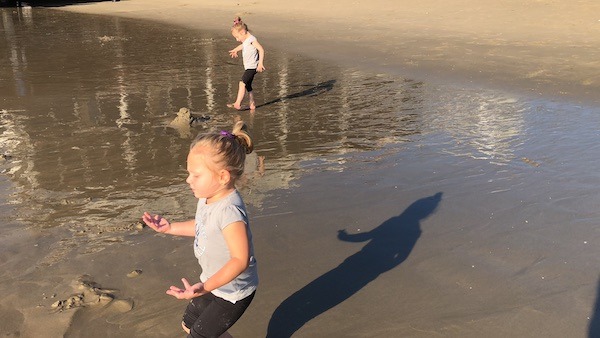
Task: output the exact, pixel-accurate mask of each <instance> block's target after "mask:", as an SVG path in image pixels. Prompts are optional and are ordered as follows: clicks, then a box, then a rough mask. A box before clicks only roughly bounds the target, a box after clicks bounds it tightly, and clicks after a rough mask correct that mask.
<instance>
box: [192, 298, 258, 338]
mask: <svg viewBox="0 0 600 338" xmlns="http://www.w3.org/2000/svg"><path fill="white" fill-rule="evenodd" d="M254 294H255V292H253V293H252V294H251V295H250V296H248V297H246V298H244V299H242V300H239V301H237V302H235V304H233V303H231V302H229V301H227V300H225V299H223V298H220V297H217V296H215V295H213V294H212V293H207V294H205V295H203V296H200V297H196V298H193V299H192V300H191V301H190V302H189V303H188V306H187V308H186V309H185V313H184V314H183V325H185V327H187V328H189V329H190V334H189V335H188V338H189V337H192V338H199V337H207V338H208V337H215V338H216V337H219V336H220V335H222V334H223V333H225V331H227V329H229V328H230V327H231V326H232V325H233V324H235V322H236V321H237V320H238V319H239V318H240V317H241V316H242V314H243V313H244V311H246V309H247V308H248V306H249V305H250V303H251V302H252V299H253V298H254Z"/></svg>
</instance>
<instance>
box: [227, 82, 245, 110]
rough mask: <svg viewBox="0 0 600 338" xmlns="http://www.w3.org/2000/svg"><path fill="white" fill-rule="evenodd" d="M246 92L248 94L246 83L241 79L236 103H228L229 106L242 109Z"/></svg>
mask: <svg viewBox="0 0 600 338" xmlns="http://www.w3.org/2000/svg"><path fill="white" fill-rule="evenodd" d="M245 94H246V85H245V84H244V83H243V82H242V81H240V83H239V86H238V93H237V98H236V99H235V102H234V103H230V104H228V105H227V107H230V108H235V109H237V110H240V109H242V100H243V99H244V95H245Z"/></svg>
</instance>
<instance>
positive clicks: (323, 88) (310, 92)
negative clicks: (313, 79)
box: [256, 80, 335, 108]
mask: <svg viewBox="0 0 600 338" xmlns="http://www.w3.org/2000/svg"><path fill="white" fill-rule="evenodd" d="M334 84H335V80H329V81H325V82H320V83H317V84H316V85H310V87H309V88H307V89H305V90H303V91H301V92H297V93H294V94H288V95H286V96H283V97H279V98H276V99H274V100H271V101H269V102H265V103H263V104H260V105H257V106H256V108H260V107H264V106H268V105H270V104H274V103H278V102H283V101H285V100H289V99H295V98H298V97H303V96H317V95H320V94H323V93H325V92H328V91H330V90H332V89H333V85H334Z"/></svg>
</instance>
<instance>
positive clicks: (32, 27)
mask: <svg viewBox="0 0 600 338" xmlns="http://www.w3.org/2000/svg"><path fill="white" fill-rule="evenodd" d="M0 15H1V19H2V26H1V28H2V35H1V36H0V51H2V53H3V55H0V99H1V101H0V140H1V144H0V150H1V152H2V154H3V155H6V156H5V159H2V160H0V161H2V162H0V166H1V169H2V171H3V173H4V174H5V176H6V177H8V178H9V179H10V181H11V183H12V188H11V189H10V190H7V191H10V194H8V196H6V198H7V202H6V203H7V204H8V205H9V206H10V213H9V211H8V208H6V209H3V210H4V212H5V213H6V215H9V216H5V217H6V218H7V219H8V218H9V217H10V218H11V219H12V218H14V215H16V221H20V222H22V223H23V224H25V225H26V226H27V227H29V228H30V229H35V230H37V229H44V230H50V231H52V230H55V231H57V233H58V235H56V238H58V239H59V241H58V242H57V243H56V244H54V243H50V244H47V246H48V247H50V248H51V250H50V251H51V252H50V253H49V254H46V255H45V258H44V259H43V260H42V261H41V263H40V262H38V264H42V265H52V264H55V263H56V262H60V261H61V260H64V259H65V257H66V256H67V254H68V252H69V250H72V248H73V247H77V246H79V245H82V244H85V248H84V249H81V250H83V251H80V253H94V252H97V251H100V250H102V249H103V248H105V247H107V246H110V245H113V244H114V243H121V242H124V241H130V240H131V238H127V237H126V236H120V235H118V236H116V235H115V234H121V233H128V232H129V231H130V230H131V224H132V223H134V222H136V221H137V220H138V219H139V216H140V215H141V213H142V212H143V211H144V210H152V211H154V212H160V213H164V214H166V215H168V216H170V217H174V218H182V217H187V216H189V215H190V213H191V212H193V210H194V207H193V204H194V200H193V196H191V194H190V193H189V191H188V190H189V189H188V187H187V185H186V184H185V182H184V179H185V177H186V172H185V156H186V154H187V150H188V146H189V143H190V141H191V139H192V138H193V137H194V136H195V135H196V134H197V133H199V132H203V131H207V130H220V129H227V128H230V127H231V125H232V124H233V121H234V120H235V119H236V118H241V119H243V120H244V121H246V122H247V124H248V125H249V127H250V130H251V131H252V134H253V136H254V139H255V141H256V144H257V145H256V148H255V154H253V155H252V156H250V157H249V159H248V164H247V168H248V170H247V177H246V178H245V179H244V180H242V184H241V187H240V189H241V190H242V192H243V194H244V196H245V200H246V201H247V203H248V204H250V205H251V207H252V208H253V209H254V210H256V214H257V216H258V218H260V217H262V218H263V219H269V218H273V217H274V216H273V215H275V216H276V215H278V213H281V214H286V212H288V211H287V210H286V208H287V207H288V206H286V205H283V206H282V205H279V206H278V205H277V202H276V201H275V202H273V201H272V200H271V199H269V197H271V196H276V197H279V196H280V195H281V192H282V191H283V192H286V191H289V190H291V189H298V190H299V191H302V189H301V188H302V187H303V185H306V186H311V182H312V184H313V186H319V187H320V188H321V189H323V190H324V192H323V195H324V196H326V195H327V190H328V189H327V188H326V187H323V185H325V186H326V185H327V184H328V183H332V184H333V182H323V181H320V180H319V179H317V178H315V177H318V175H314V174H315V173H317V174H318V173H323V172H327V173H328V174H331V173H343V174H347V176H343V179H347V180H348V182H352V183H348V184H355V183H356V181H357V180H358V181H361V180H362V182H361V184H363V185H362V186H360V187H358V186H357V194H358V195H360V193H359V191H360V189H370V188H368V187H369V186H373V187H374V186H378V187H390V188H391V189H398V188H400V190H402V191H403V192H405V193H406V194H411V193H416V192H419V193H422V192H424V191H427V192H429V194H433V193H436V192H444V199H443V200H442V202H441V205H440V208H441V210H442V211H443V212H444V213H445V214H444V215H445V216H444V218H445V219H444V221H439V223H435V222H434V223H433V226H430V228H429V229H427V230H428V231H425V232H424V235H423V238H426V237H428V238H429V239H430V241H424V240H420V242H419V244H420V246H419V248H420V250H422V251H421V253H422V254H423V253H424V255H423V256H419V253H415V254H413V255H414V256H415V259H414V260H413V263H406V264H413V265H412V266H411V267H412V268H414V270H415V271H417V273H418V272H419V271H420V270H423V271H425V270H427V271H436V269H437V270H440V269H442V266H443V265H444V264H447V266H453V264H458V265H461V264H469V263H465V261H467V262H468V261H471V262H478V263H479V262H481V265H487V266H488V269H492V270H494V269H495V270H494V272H492V273H490V272H489V271H487V270H486V271H487V274H486V275H485V277H482V276H481V275H475V276H472V277H473V279H472V280H470V281H468V279H469V278H467V277H464V275H463V276H459V277H456V276H452V275H451V274H446V275H445V276H450V277H456V278H457V281H456V284H457V285H460V286H461V287H462V286H468V285H469V283H473V285H474V284H477V283H478V282H479V283H481V284H484V283H485V282H487V280H486V278H492V277H498V276H495V275H494V274H495V273H498V271H501V272H502V271H506V270H510V271H511V273H513V274H511V277H512V278H514V279H517V280H519V281H520V282H522V283H523V285H536V283H537V280H535V278H537V277H538V276H539V275H543V276H547V275H553V276H554V277H553V279H554V280H555V282H554V283H555V284H553V285H551V286H549V287H548V286H546V288H547V289H545V290H544V291H539V290H538V289H537V288H536V287H531V288H529V289H527V288H526V287H525V286H523V288H524V289H526V291H523V295H519V297H524V295H530V297H532V298H534V299H540V298H541V299H544V298H545V297H547V295H548V292H555V293H560V290H577V288H579V287H580V286H581V285H583V288H585V291H584V292H587V293H589V291H590V290H595V286H596V277H597V276H596V274H597V267H598V263H599V261H598V258H597V257H598V253H599V251H598V249H597V246H592V245H588V244H591V243H594V242H597V240H598V239H599V238H600V235H599V234H598V229H599V228H598V221H600V215H599V214H598V212H597V211H596V209H597V208H596V205H597V202H598V201H599V200H600V198H599V197H600V196H599V194H598V192H597V191H596V189H594V184H595V183H596V182H597V178H598V173H597V168H598V167H599V165H600V162H599V159H600V148H599V146H598V144H597V137H598V134H599V133H600V132H599V130H600V129H599V127H598V126H600V109H599V108H598V107H590V106H580V105H579V106H578V105H575V104H572V103H570V102H561V101H553V100H551V99H540V98H531V97H527V96H525V95H523V96H517V95H515V94H508V93H505V92H499V91H492V90H487V89H484V88H465V87H460V88H457V87H453V86H431V85H428V84H426V83H422V82H419V81H415V80H410V79H402V78H397V77H391V76H388V75H385V74H371V73H369V72H367V71H361V70H356V69H345V68H341V67H337V66H335V65H331V64H328V63H325V62H321V61H319V60H312V59H307V58H305V57H303V56H301V55H291V54H287V53H284V52H280V51H276V50H272V49H269V50H268V51H269V54H268V59H267V62H266V66H267V71H266V72H265V73H261V74H258V75H257V77H256V78H255V83H254V87H255V90H256V94H257V99H258V104H259V107H258V109H257V110H256V112H254V113H252V112H250V111H241V112H237V111H233V110H231V109H228V108H227V107H226V103H228V102H231V101H232V100H233V99H234V95H235V93H236V91H237V81H238V79H239V77H240V76H241V73H242V66H241V63H240V62H241V61H240V60H232V59H230V58H229V57H228V54H227V50H229V49H231V48H232V46H235V41H234V40H233V39H232V38H230V37H229V36H226V35H215V34H213V33H206V32H190V31H185V30H182V29H179V28H174V27H171V28H170V27H165V26H164V25H162V24H160V25H159V24H154V23H148V22H138V21H133V20H126V19H122V18H107V17H95V16H83V15H76V14H71V13H63V12H57V11H53V10H47V9H22V10H12V9H2V10H0ZM263 44H264V43H263ZM266 45H267V46H268V44H266ZM182 107H187V108H189V109H190V110H191V111H192V112H194V113H196V114H198V115H202V116H205V117H209V119H208V120H207V121H205V122H200V123H197V124H194V125H192V126H191V127H190V128H189V129H187V128H185V129H174V128H171V127H168V122H169V121H170V120H172V119H173V118H174V117H175V113H176V112H177V111H178V110H179V109H180V108H182ZM259 157H264V167H262V166H260V165H259ZM347 172H358V173H359V174H353V175H354V176H352V175H350V174H348V173H347ZM363 173H364V175H365V177H364V178H363ZM370 173H375V174H376V176H373V177H369V176H368V175H369V174H370ZM356 175H358V176H359V178H358V179H357V178H356ZM326 177H328V178H332V177H333V178H332V179H335V177H338V176H332V175H328V176H326ZM339 179H342V178H339ZM315 180H316V181H317V182H316V183H314V182H313V181H315ZM364 186H367V188H365V187H364ZM350 190H351V193H354V192H353V191H352V189H350ZM395 191H396V192H397V191H398V190H395ZM310 193H311V192H308V194H310ZM300 196H301V197H292V200H293V199H294V198H295V199H297V200H296V201H295V202H297V203H296V204H295V205H296V206H301V205H302V204H303V203H304V204H306V202H307V201H306V200H302V196H305V195H300ZM370 197H371V198H372V196H370ZM313 198H314V197H313ZM267 201H268V203H267ZM308 201H313V200H312V199H310V200H308ZM326 202H328V201H327V200H325V201H324V203H326ZM329 202H330V203H332V204H335V201H333V200H330V201H329ZM267 204H268V205H267ZM320 205H324V204H320ZM342 207H343V206H340V208H342ZM264 208H271V209H272V210H265V209H264ZM331 209H334V210H335V208H334V207H331ZM442 211H440V212H442ZM310 212H311V210H310V208H308V210H306V214H309V213H310ZM373 213H374V214H373V215H371V214H370V213H367V214H365V215H364V216H362V217H363V218H369V219H370V218H377V217H378V216H379V215H376V216H374V215H375V211H373ZM333 217H340V218H341V219H342V220H343V218H344V217H343V216H340V215H333ZM381 217H384V216H381ZM282 218H284V217H282ZM347 221H349V222H350V221H351V220H347ZM352 221H353V222H356V220H352ZM281 222H284V221H281ZM9 225H10V226H13V225H14V219H13V220H11V222H8V223H7V224H6V225H4V226H5V227H8V226H9ZM318 225H319V226H321V224H318ZM316 226H317V225H314V224H310V223H307V224H305V225H304V228H302V229H301V230H302V231H304V230H312V232H310V233H311V234H313V233H314V234H315V236H319V235H320V233H321V232H320V231H325V232H327V231H329V230H332V229H330V228H327V227H325V228H319V229H317V228H316ZM329 226H330V227H333V226H339V225H337V224H336V225H329ZM311 227H315V228H311ZM282 229H285V226H282V227H280V228H279V232H275V233H269V232H267V231H265V230H261V229H257V236H256V237H255V238H256V240H257V241H265V242H267V241H268V240H269V239H273V242H277V241H279V243H288V244H287V246H284V247H283V248H282V252H279V253H278V255H286V254H287V252H286V250H289V249H290V248H293V247H294V246H296V245H298V246H300V247H299V248H298V249H302V248H301V246H302V245H304V244H298V243H296V242H295V241H297V240H296V238H295V237H294V236H298V235H300V233H296V232H295V231H300V230H297V229H288V230H287V232H284V231H283V230H282ZM333 230H334V231H335V230H337V228H336V229H333ZM263 231H264V232H263ZM261 232H263V233H261ZM65 233H66V234H65ZM68 234H76V235H77V236H69V235H68ZM261 236H262V239H261ZM269 236H276V238H269ZM56 238H54V237H53V239H48V240H56ZM441 238H443V239H441ZM436 239H438V240H436ZM5 240H7V239H6V238H5ZM307 240H310V239H307ZM319 240H321V239H319ZM322 240H323V241H325V239H322ZM269 243H272V242H269ZM294 243H296V244H294ZM421 243H423V244H421ZM474 243H475V244H474ZM323 244H325V245H332V244H331V243H328V244H327V243H323ZM257 246H260V243H259V244H258V245H257ZM440 247H441V248H445V249H447V250H448V251H449V252H450V253H449V254H447V253H444V254H443V255H441V256H440V254H439V252H437V251H436V250H439V249H440ZM507 248H509V249H507ZM508 250H512V251H510V252H509V251H508ZM0 252H1V251H0ZM292 252H293V250H292ZM492 252H493V254H492ZM278 257H279V256H278ZM300 257H302V255H300ZM482 257H483V258H482ZM296 259H298V258H296ZM290 260H294V257H290ZM444 262H445V263H444ZM563 262H569V264H568V267H567V266H566V263H564V264H563ZM296 263H298V264H300V263H302V260H300V261H297V262H296ZM557 264H558V265H560V266H561V267H560V268H557ZM475 265H476V264H473V267H474V266H475ZM11 266H13V265H11ZM14 266H15V267H16V266H17V265H16V264H15V265H14ZM298 269H299V271H301V272H302V271H303V270H302V269H301V268H298ZM513 269H514V270H515V271H513ZM519 269H521V270H519ZM530 271H534V273H530ZM557 271H558V272H557ZM573 275H577V276H578V277H577V278H572V279H571V281H569V277H572V276H573ZM490 276H491V277H490ZM557 276H558V277H557ZM502 278H504V276H502ZM448 279H449V280H451V279H452V278H448ZM509 280H510V279H509ZM572 280H576V282H575V283H576V284H577V285H573V284H570V283H572ZM474 281H475V282H474ZM507 283H508V281H507ZM528 283H529V284H528ZM492 284H493V283H492ZM294 291H295V290H294ZM576 292H577V291H576ZM440 301H442V302H443V301H445V300H444V299H440ZM448 302H450V303H451V301H450V300H448ZM590 302H591V301H590ZM514 306H515V305H514V304H509V305H506V307H507V308H511V307H514ZM568 310H569V308H568V307H566V308H565V310H564V311H565V312H567V311H568ZM577 310H578V311H579V312H578V314H581V312H582V310H581V307H579V308H577ZM584 310H587V308H585V307H584ZM440 312H441V314H442V315H444V314H445V313H444V311H443V310H440ZM267 315H268V314H267ZM452 315H455V314H452ZM425 317H427V316H425ZM436 319H437V320H439V318H432V319H431V320H432V322H435V320H436ZM580 319H581V318H580ZM367 329H369V328H368V327H367ZM321 330H322V329H321ZM258 331H260V330H258ZM309 332H310V331H309ZM317 332H325V331H319V330H317ZM392 332H394V331H392ZM332 333H333V334H335V333H336V332H332Z"/></svg>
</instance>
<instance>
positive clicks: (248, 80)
mask: <svg viewBox="0 0 600 338" xmlns="http://www.w3.org/2000/svg"><path fill="white" fill-rule="evenodd" d="M254 75H256V69H246V70H245V71H244V75H242V82H243V83H244V84H245V85H246V91H247V92H248V93H250V92H251V91H252V81H253V80H254Z"/></svg>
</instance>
